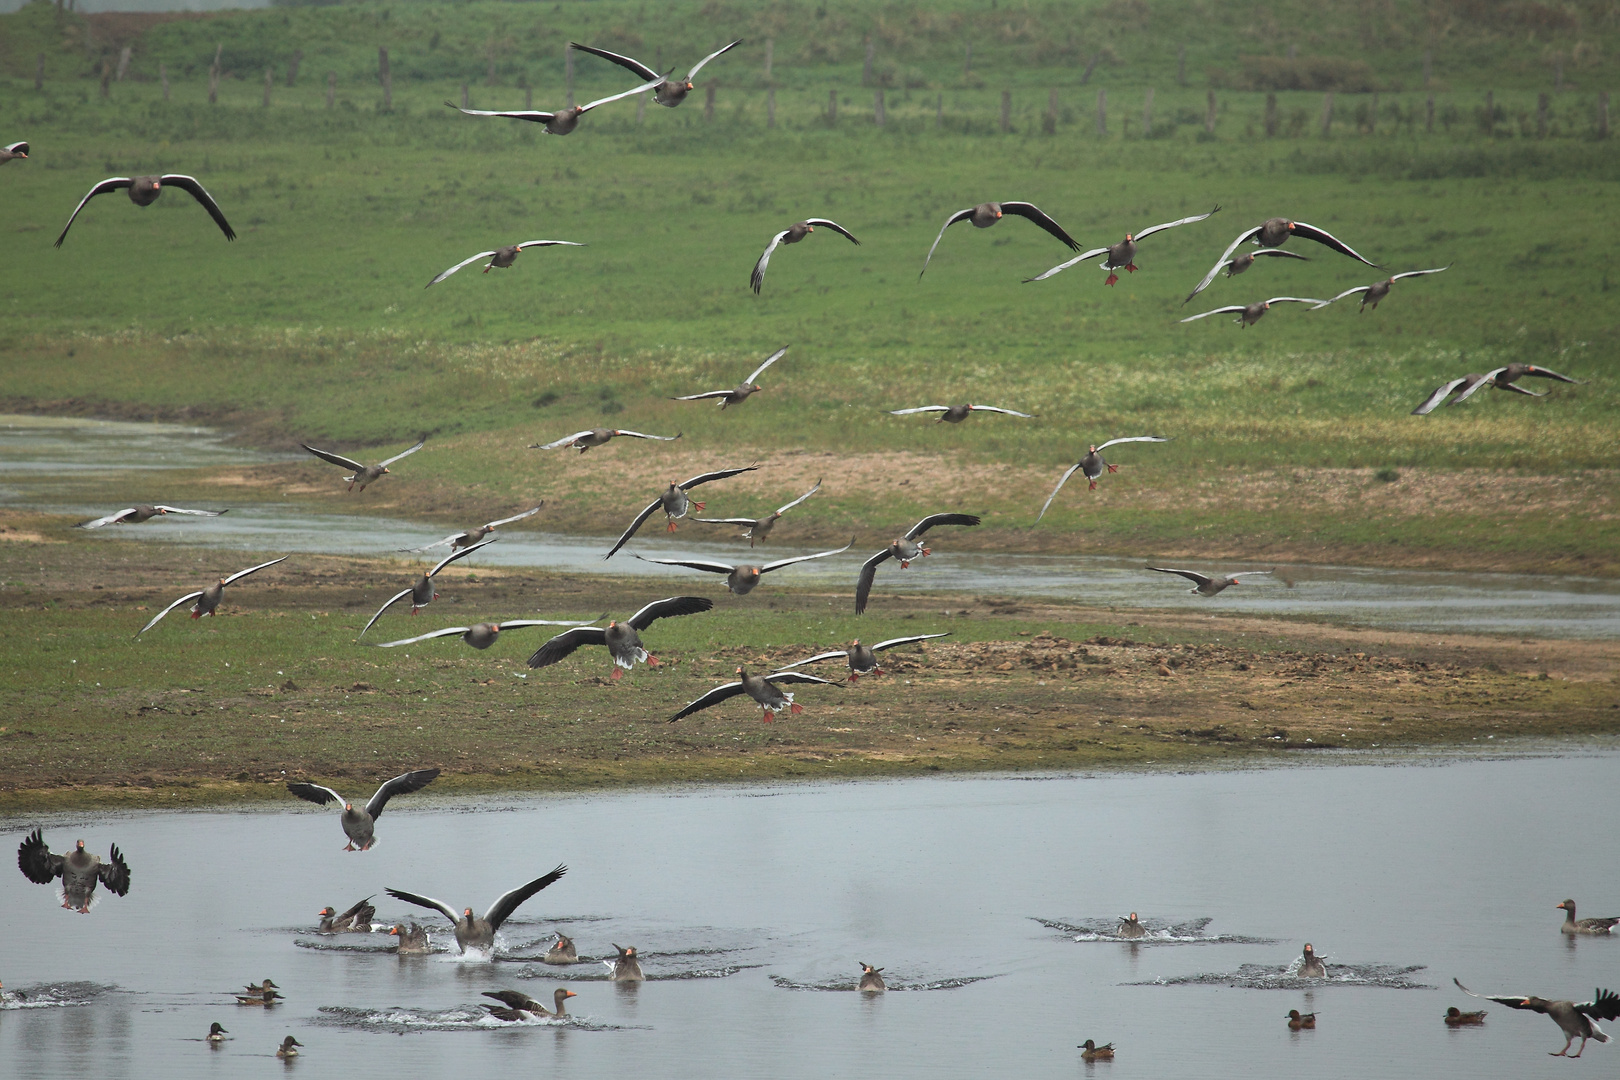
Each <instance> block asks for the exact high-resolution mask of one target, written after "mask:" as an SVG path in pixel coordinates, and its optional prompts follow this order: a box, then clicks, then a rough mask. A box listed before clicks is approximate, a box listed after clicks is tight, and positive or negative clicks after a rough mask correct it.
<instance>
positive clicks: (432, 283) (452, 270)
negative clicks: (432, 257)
mask: <svg viewBox="0 0 1620 1080" xmlns="http://www.w3.org/2000/svg"><path fill="white" fill-rule="evenodd" d="M494 254H495V253H494V252H493V251H480V252H479V253H478V254H476V255H474V256H473V257H472V258H470V259H462V260H461V261H460V262H458V263H456V265H454V266H452V267H451V268H450V269H448V270H446V271H445V272H444V273H442V274H440V275H439V276H438V277H436V278H434V279H433V280H432V281H430V282H428V283H427V284H426V285H424V286H422V288H424V289H431V288H433V286H435V285H437V284H438V283H439V282H441V281H443V280H444V279H445V278H447V277H449V276H450V275H451V274H453V273H455V272H456V271H457V270H460V269H461V268H462V267H463V266H471V265H472V264H473V263H475V262H477V261H478V260H479V259H487V258H489V257H490V256H491V255H494Z"/></svg>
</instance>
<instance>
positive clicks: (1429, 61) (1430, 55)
mask: <svg viewBox="0 0 1620 1080" xmlns="http://www.w3.org/2000/svg"><path fill="white" fill-rule="evenodd" d="M1433 73H1434V50H1433V49H1424V50H1423V88H1424V89H1425V90H1427V89H1428V87H1429V76H1430V75H1432V74H1433Z"/></svg>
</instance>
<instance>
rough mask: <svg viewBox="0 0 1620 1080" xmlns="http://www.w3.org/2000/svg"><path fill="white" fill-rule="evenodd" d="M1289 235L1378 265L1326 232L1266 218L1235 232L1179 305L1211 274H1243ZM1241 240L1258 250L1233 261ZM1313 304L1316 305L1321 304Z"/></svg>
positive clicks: (1207, 281)
mask: <svg viewBox="0 0 1620 1080" xmlns="http://www.w3.org/2000/svg"><path fill="white" fill-rule="evenodd" d="M1290 236H1297V237H1299V238H1300V239H1302V240H1314V241H1316V242H1317V243H1318V244H1321V245H1323V246H1324V247H1328V248H1332V249H1333V250H1334V251H1337V252H1338V253H1339V254H1341V255H1348V256H1349V257H1350V258H1352V259H1355V260H1356V261H1357V262H1360V263H1366V264H1367V265H1368V266H1373V267H1376V266H1377V265H1378V264H1377V263H1375V262H1373V261H1372V260H1370V259H1365V258H1363V257H1362V256H1361V255H1360V254H1358V253H1357V252H1356V250H1355V249H1354V248H1352V247H1351V246H1350V245H1349V244H1346V243H1345V242H1344V241H1342V240H1340V239H1339V238H1338V237H1336V236H1334V235H1333V234H1332V233H1330V232H1328V231H1327V230H1326V229H1319V228H1317V227H1316V226H1315V225H1308V224H1306V223H1305V222H1303V221H1290V220H1289V219H1288V218H1280V217H1275V218H1268V219H1267V220H1265V221H1262V222H1261V223H1260V224H1258V225H1256V226H1255V227H1254V228H1252V229H1245V230H1244V231H1243V232H1241V233H1239V234H1238V238H1237V239H1236V240H1233V241H1232V242H1231V243H1230V244H1228V245H1227V246H1226V250H1225V251H1223V252H1222V253H1221V257H1220V259H1219V260H1217V261H1216V263H1215V265H1214V266H1213V267H1211V268H1210V271H1209V273H1207V274H1205V275H1204V280H1203V281H1200V282H1199V283H1198V287H1197V288H1196V289H1194V290H1193V291H1192V292H1190V293H1188V294H1187V300H1183V301H1182V303H1183V304H1185V303H1187V301H1188V300H1191V299H1192V298H1193V297H1195V296H1197V295H1198V294H1199V293H1201V292H1203V291H1204V290H1205V289H1207V288H1209V284H1210V282H1212V281H1214V280H1215V275H1216V274H1219V273H1220V272H1221V271H1222V270H1225V271H1226V276H1227V277H1231V276H1233V275H1234V274H1241V273H1243V271H1245V270H1247V269H1248V268H1249V267H1250V266H1251V265H1253V263H1254V256H1255V255H1264V254H1269V253H1271V252H1272V251H1274V249H1276V248H1280V247H1282V245H1283V244H1284V242H1286V241H1287V240H1288V238H1289V237H1290ZM1245 240H1247V241H1250V242H1251V243H1253V244H1254V245H1255V246H1257V247H1258V248H1259V249H1260V250H1259V251H1256V252H1254V253H1253V254H1249V255H1240V256H1238V257H1237V258H1233V252H1235V251H1237V249H1238V247H1239V246H1241V245H1242V244H1243V242H1244V241H1245ZM1279 254H1281V253H1279ZM1288 254H1289V255H1290V257H1292V258H1302V257H1303V256H1294V255H1292V253H1288ZM1313 302H1315V303H1320V302H1321V301H1313ZM1206 314H1213V312H1208V313H1206Z"/></svg>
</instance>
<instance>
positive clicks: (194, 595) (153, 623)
mask: <svg viewBox="0 0 1620 1080" xmlns="http://www.w3.org/2000/svg"><path fill="white" fill-rule="evenodd" d="M202 594H203V591H202V590H201V589H198V590H197V591H196V592H188V593H186V595H184V596H182V597H181V598H180V599H178V600H176V601H175V602H174V603H172V604H170V605H169V606H168V607H166V608H164V609H163V610H162V611H160V612H158V613H157V614H156V615H154V616H152V621H151V622H149V623H147V624H146V625H145V626H143V627H141V628H140V629H139V630H137V631H136V632H135V636H136V637H140V636H141V635H142V634H144V633H146V632H147V631H148V630H150V629H152V627H154V626H156V625H157V624H158V622H159V621H160V620H161V619H162V618H163V616H165V615H167V614H168V613H169V612H171V611H173V610H174V609H175V608H177V607H179V606H180V605H181V604H184V603H186V602H187V601H188V600H195V599H197V597H199V596H201V595H202Z"/></svg>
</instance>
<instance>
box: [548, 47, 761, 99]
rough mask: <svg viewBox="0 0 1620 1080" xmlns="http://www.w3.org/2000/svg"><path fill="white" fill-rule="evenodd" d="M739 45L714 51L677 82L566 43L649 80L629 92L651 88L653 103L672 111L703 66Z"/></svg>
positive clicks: (599, 51) (627, 60) (636, 62)
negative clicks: (645, 84) (644, 84)
mask: <svg viewBox="0 0 1620 1080" xmlns="http://www.w3.org/2000/svg"><path fill="white" fill-rule="evenodd" d="M741 44H742V40H741V39H738V40H737V41H733V42H732V43H731V44H730V45H725V46H722V47H721V48H718V49H716V50H715V51H714V52H712V53H710V54H709V55H708V56H705V57H704V58H703V59H701V60H699V61H698V62H697V63H695V64H693V65H692V70H691V71H688V72H687V73H686V78H684V79H679V80H675V79H669V78H666V77H665V76H663V75H660V74H658V72H656V71H654V70H653V69H652V68H650V67H648V66H647V65H646V64H643V63H642V62H641V61H639V60H632V59H631V58H630V57H628V56H621V55H619V54H618V53H612V52H608V51H607V50H606V49H596V48H592V47H591V46H589V45H581V44H580V43H579V42H577V41H570V42H569V43H568V47H569V48H571V49H578V50H579V51H580V52H588V53H590V54H591V55H592V56H600V57H601V58H602V59H604V60H611V61H612V62H613V63H615V64H618V65H619V66H620V67H622V68H625V69H627V70H629V71H633V72H635V74H636V77H637V78H641V79H647V80H649V82H648V83H647V86H642V87H638V88H637V89H636V90H633V91H631V92H632V93H640V92H641V91H642V90H645V89H647V88H648V87H653V88H654V89H653V101H655V102H657V103H658V104H659V105H663V106H665V107H666V108H670V109H673V108H674V107H675V106H677V105H679V104H680V103H681V102H683V101H685V100H686V94H687V92H688V91H689V90H691V89H692V80H693V79H695V78H697V73H698V72H700V71H702V70H703V65H704V64H707V63H708V62H709V61H710V60H713V59H714V58H715V57H717V56H720V55H721V54H723V53H726V52H729V51H730V50H732V49H734V48H736V47H737V46H738V45H741Z"/></svg>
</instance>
